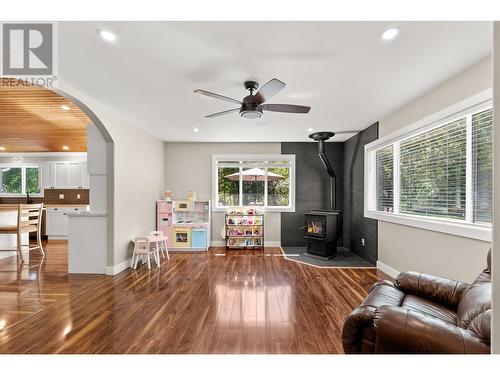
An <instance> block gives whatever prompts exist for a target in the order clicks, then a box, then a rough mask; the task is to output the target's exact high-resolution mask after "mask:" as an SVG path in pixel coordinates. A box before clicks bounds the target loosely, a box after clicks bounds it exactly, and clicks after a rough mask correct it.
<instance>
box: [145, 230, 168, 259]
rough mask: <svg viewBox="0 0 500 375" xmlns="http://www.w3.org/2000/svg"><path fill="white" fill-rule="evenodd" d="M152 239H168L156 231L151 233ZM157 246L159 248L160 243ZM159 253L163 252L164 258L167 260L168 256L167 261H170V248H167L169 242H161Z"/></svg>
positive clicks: (159, 231)
mask: <svg viewBox="0 0 500 375" xmlns="http://www.w3.org/2000/svg"><path fill="white" fill-rule="evenodd" d="M149 235H150V236H151V237H166V236H165V234H164V233H163V232H162V231H161V230H154V231H152V232H151V233H149ZM156 246H158V242H156ZM159 251H160V252H161V255H162V257H163V258H165V254H167V259H169V260H170V255H169V254H168V247H167V241H166V240H163V241H161V242H160V248H159Z"/></svg>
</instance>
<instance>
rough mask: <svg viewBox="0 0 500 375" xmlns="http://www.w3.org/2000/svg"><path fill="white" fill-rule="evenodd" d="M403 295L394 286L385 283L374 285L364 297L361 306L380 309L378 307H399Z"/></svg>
mask: <svg viewBox="0 0 500 375" xmlns="http://www.w3.org/2000/svg"><path fill="white" fill-rule="evenodd" d="M404 298H405V294H404V293H403V292H402V291H400V290H399V289H397V288H396V287H395V286H394V285H392V284H389V283H387V282H379V283H376V284H375V285H374V286H373V288H372V289H371V291H370V294H368V296H367V297H366V299H365V300H364V302H363V303H362V305H365V306H372V307H375V308H377V307H380V306H386V305H389V306H401V302H403V300H404Z"/></svg>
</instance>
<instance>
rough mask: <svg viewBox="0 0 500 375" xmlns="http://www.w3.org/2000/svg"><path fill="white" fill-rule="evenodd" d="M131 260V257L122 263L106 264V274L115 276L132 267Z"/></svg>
mask: <svg viewBox="0 0 500 375" xmlns="http://www.w3.org/2000/svg"><path fill="white" fill-rule="evenodd" d="M131 261H132V258H129V259H127V260H124V261H123V262H121V263H118V264H115V265H114V266H106V275H108V276H113V275H117V274H119V273H120V272H122V271H125V270H126V269H127V268H129V267H130V263H131Z"/></svg>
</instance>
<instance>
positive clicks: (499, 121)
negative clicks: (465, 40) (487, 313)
mask: <svg viewBox="0 0 500 375" xmlns="http://www.w3.org/2000/svg"><path fill="white" fill-rule="evenodd" d="M493 27H494V35H493V67H494V81H493V107H494V109H495V110H494V111H493V115H494V122H495V127H494V131H493V137H494V140H493V149H494V151H493V155H494V161H493V168H494V171H493V244H494V247H493V254H492V269H493V286H492V289H493V290H492V292H493V322H492V324H493V326H492V332H491V333H492V334H491V339H492V343H491V344H492V345H491V349H492V353H494V354H500V22H495V23H494V26H493Z"/></svg>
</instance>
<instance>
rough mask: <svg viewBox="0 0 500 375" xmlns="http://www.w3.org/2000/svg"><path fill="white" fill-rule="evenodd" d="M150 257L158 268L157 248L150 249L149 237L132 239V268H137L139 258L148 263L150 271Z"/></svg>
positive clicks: (158, 255)
mask: <svg viewBox="0 0 500 375" xmlns="http://www.w3.org/2000/svg"><path fill="white" fill-rule="evenodd" d="M151 255H153V259H154V260H155V262H156V265H157V266H158V267H160V254H159V252H158V248H155V249H152V248H151V242H150V241H149V237H136V238H135V239H134V253H133V254H132V267H133V268H134V269H136V268H137V263H138V262H139V258H141V259H142V260H144V261H147V263H148V269H151Z"/></svg>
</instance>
